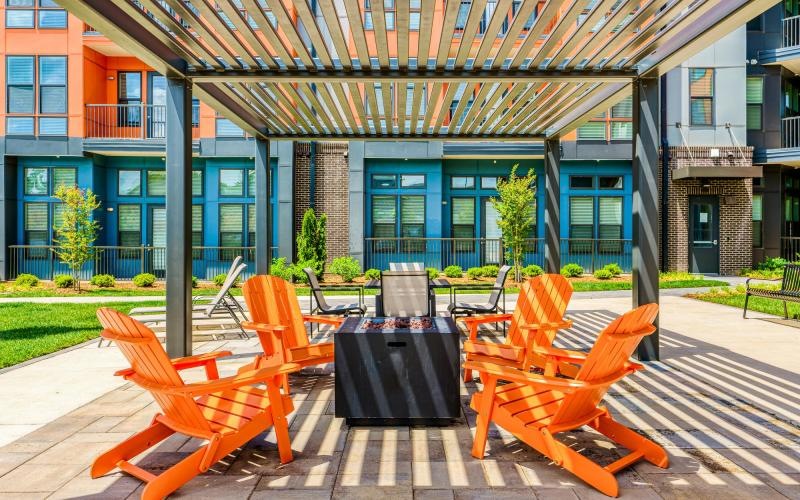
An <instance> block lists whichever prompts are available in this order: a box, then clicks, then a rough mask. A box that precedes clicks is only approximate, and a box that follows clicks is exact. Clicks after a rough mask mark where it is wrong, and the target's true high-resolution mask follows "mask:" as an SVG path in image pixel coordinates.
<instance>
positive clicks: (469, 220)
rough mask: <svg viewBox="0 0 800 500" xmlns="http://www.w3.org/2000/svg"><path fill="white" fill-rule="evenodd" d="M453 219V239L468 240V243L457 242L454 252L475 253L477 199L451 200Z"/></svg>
mask: <svg viewBox="0 0 800 500" xmlns="http://www.w3.org/2000/svg"><path fill="white" fill-rule="evenodd" d="M450 207H451V219H452V226H453V233H452V234H453V238H468V240H467V241H458V240H456V241H455V242H454V243H453V250H455V251H456V252H474V251H475V242H474V241H472V239H473V238H475V198H451V199H450Z"/></svg>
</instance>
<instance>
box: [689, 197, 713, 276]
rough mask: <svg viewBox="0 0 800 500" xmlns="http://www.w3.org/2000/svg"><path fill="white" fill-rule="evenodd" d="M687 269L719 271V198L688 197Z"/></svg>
mask: <svg viewBox="0 0 800 500" xmlns="http://www.w3.org/2000/svg"><path fill="white" fill-rule="evenodd" d="M689 271H691V272H693V273H708V274H718V273H719V198H718V197H716V196H692V197H690V198H689Z"/></svg>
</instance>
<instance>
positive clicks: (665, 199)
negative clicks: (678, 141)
mask: <svg viewBox="0 0 800 500" xmlns="http://www.w3.org/2000/svg"><path fill="white" fill-rule="evenodd" d="M660 132H661V271H667V270H668V268H669V245H668V240H669V139H667V75H666V74H664V75H661V131H660Z"/></svg>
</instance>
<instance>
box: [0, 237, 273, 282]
mask: <svg viewBox="0 0 800 500" xmlns="http://www.w3.org/2000/svg"><path fill="white" fill-rule="evenodd" d="M55 248H56V247H53V246H31V245H12V246H9V247H8V250H9V252H8V262H9V274H10V279H14V278H16V277H17V276H18V275H20V274H22V273H29V274H33V275H35V276H37V277H38V278H40V279H52V278H53V276H55V275H57V274H71V273H70V270H69V268H68V267H67V266H66V265H65V264H64V263H62V262H60V261H59V259H58V257H57V256H56V254H55V252H54V250H55ZM276 254H277V247H273V248H272V255H273V256H275V255H276ZM239 255H241V256H242V257H243V258H244V261H245V263H247V264H248V268H247V270H245V272H244V273H243V275H244V277H245V278H247V277H249V276H250V275H251V274H252V273H253V271H254V270H255V266H253V265H252V264H253V262H254V260H255V247H195V248H193V249H192V274H193V275H194V276H196V277H197V278H199V279H202V280H206V279H212V278H213V277H214V276H216V275H218V274H222V273H226V272H228V268H229V267H230V265H231V262H232V261H233V259H235V258H236V257H237V256H239ZM166 262H167V249H166V248H164V247H151V246H139V247H117V246H98V247H95V257H94V259H93V260H92V261H91V262H89V263H87V264H86V265H84V266H83V269H82V270H81V279H86V280H88V279H90V278H91V277H92V276H94V275H95V274H111V275H113V276H114V277H115V278H116V279H118V280H122V281H125V280H130V279H132V278H133V277H134V276H136V275H137V274H140V273H152V274H154V275H155V276H156V277H157V278H159V279H163V278H164V276H165V274H166V267H167V266H166Z"/></svg>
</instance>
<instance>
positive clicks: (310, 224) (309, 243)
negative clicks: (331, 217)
mask: <svg viewBox="0 0 800 500" xmlns="http://www.w3.org/2000/svg"><path fill="white" fill-rule="evenodd" d="M327 224H328V216H327V215H325V214H324V213H321V214H319V217H317V215H316V214H315V213H314V209H313V208H309V209H308V210H306V212H305V214H304V215H303V223H302V225H301V226H300V232H299V233H298V234H297V259H298V260H299V261H300V262H304V263H306V265H305V266H303V267H310V268H311V269H313V270H314V274H316V275H317V279H319V280H321V279H322V275H323V274H324V273H325V264H326V263H327V261H328V247H327V244H326V238H327V236H326V234H327V229H326V228H327ZM308 264H312V265H308ZM303 267H301V268H300V272H301V273H302V271H303Z"/></svg>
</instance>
